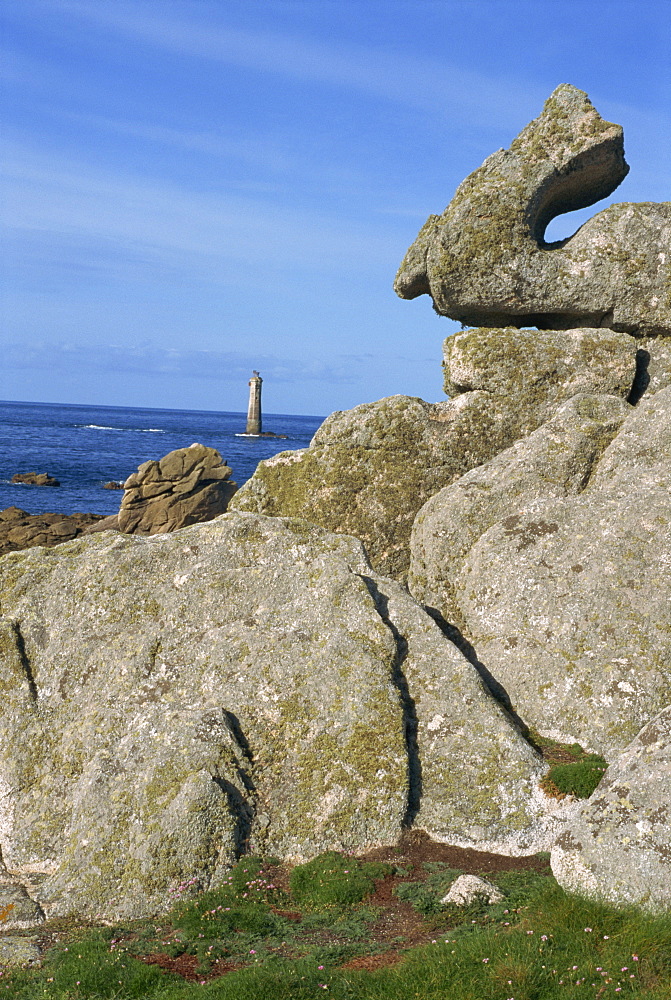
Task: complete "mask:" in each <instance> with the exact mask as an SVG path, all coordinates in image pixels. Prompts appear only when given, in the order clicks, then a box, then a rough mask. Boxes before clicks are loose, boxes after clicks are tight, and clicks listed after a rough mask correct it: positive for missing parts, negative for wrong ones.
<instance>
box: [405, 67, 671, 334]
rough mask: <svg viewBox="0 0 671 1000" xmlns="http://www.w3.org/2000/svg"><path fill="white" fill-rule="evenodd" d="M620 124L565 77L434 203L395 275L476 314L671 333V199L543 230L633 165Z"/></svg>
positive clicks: (455, 314) (449, 312)
mask: <svg viewBox="0 0 671 1000" xmlns="http://www.w3.org/2000/svg"><path fill="white" fill-rule="evenodd" d="M627 172H628V167H627V165H626V163H625V161H624V148H623V137H622V129H621V127H620V126H619V125H614V124H612V123H611V122H607V121H604V120H603V118H601V116H600V115H599V114H598V112H597V111H596V110H595V108H594V107H593V105H592V104H591V102H590V101H589V99H588V97H587V95H586V94H585V93H584V92H583V91H581V90H577V89H576V88H575V87H571V86H569V85H568V84H562V85H561V86H560V87H557V89H556V90H555V91H554V92H553V94H552V95H551V96H550V98H549V99H548V100H547V101H546V102H545V106H544V108H543V111H542V113H541V114H540V115H539V117H538V118H536V119H534V120H533V121H532V122H530V124H529V125H527V126H526V128H524V129H523V130H522V132H520V134H519V135H518V136H517V138H516V139H515V140H514V141H513V143H512V144H511V146H510V148H509V149H507V150H503V149H500V150H498V152H496V153H493V154H492V155H491V156H489V157H488V158H487V159H486V160H485V162H484V163H483V164H482V166H481V167H479V168H478V169H477V170H475V171H474V172H473V173H472V174H470V175H469V176H468V177H467V178H466V180H464V181H463V182H462V183H461V184H460V185H459V187H458V188H457V191H456V193H455V195H454V198H453V199H452V201H451V202H450V204H449V205H448V206H447V208H446V209H445V211H444V212H443V214H442V215H440V216H438V215H431V216H429V219H428V220H427V222H426V223H425V225H424V227H423V228H422V230H421V231H420V233H419V235H418V237H417V239H416V240H415V242H414V243H413V245H412V246H411V247H410V249H409V251H408V253H407V254H406V257H405V259H404V261H403V263H402V264H401V267H400V270H399V272H398V275H397V277H396V282H395V288H396V291H397V293H398V294H399V295H400V296H401V297H402V298H415V297H416V296H417V295H422V294H428V295H430V296H431V298H432V299H433V303H434V307H435V309H436V311H437V312H438V313H440V314H442V315H444V316H449V317H451V318H452V319H455V320H459V321H461V322H462V323H463V324H465V325H469V326H478V325H481V326H490V327H495V326H505V325H512V326H539V327H542V328H554V329H557V328H562V327H564V328H566V327H577V326H596V327H600V326H607V327H611V328H612V329H615V330H624V331H628V332H630V333H639V334H660V333H661V334H665V335H669V334H671V295H670V294H669V288H670V287H671V203H669V202H662V203H659V204H654V203H651V202H643V203H641V204H628V203H622V204H617V205H611V206H610V207H609V208H606V209H604V211H602V212H600V213H599V214H598V215H596V216H594V217H593V218H592V219H590V220H589V221H588V222H586V223H585V224H584V225H583V226H581V227H580V229H579V230H578V231H577V232H576V233H575V234H574V235H573V236H571V237H570V238H569V239H567V240H561V241H559V242H557V243H546V242H545V241H544V235H545V230H546V228H547V225H548V223H549V222H550V221H551V220H552V219H553V218H554V217H555V216H557V215H561V214H562V213H564V212H570V211H573V210H575V209H579V208H585V207H587V206H589V205H592V204H594V203H595V202H597V201H599V200H600V199H601V198H604V197H606V196H607V195H609V194H611V193H612V191H614V190H615V188H616V187H617V186H618V184H619V183H620V182H621V181H622V179H623V178H624V177H625V176H626V174H627Z"/></svg>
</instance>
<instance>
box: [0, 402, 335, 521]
mask: <svg viewBox="0 0 671 1000" xmlns="http://www.w3.org/2000/svg"><path fill="white" fill-rule="evenodd" d="M246 419H247V417H246V414H243V413H217V412H214V411H209V410H154V409H145V408H141V407H133V408H131V407H121V406H76V405H65V404H56V403H11V402H2V401H0V510H4V509H5V507H11V506H15V507H20V508H21V509H22V510H25V511H27V512H28V513H29V514H43V513H46V512H53V513H62V514H73V513H75V512H76V511H83V512H90V513H93V514H115V513H116V512H117V510H118V509H119V504H120V502H121V497H122V492H121V490H106V489H103V484H104V483H106V482H109V480H111V479H114V480H116V481H123V480H125V479H126V478H127V477H128V476H129V475H130V474H131V472H135V470H136V469H137V467H138V465H140V464H141V463H142V462H146V461H147V460H148V459H150V458H153V459H158V458H162V457H163V455H165V454H167V452H169V451H173V450H174V449H175V448H186V447H188V446H189V445H190V444H193V443H194V441H198V442H199V443H200V444H204V445H207V446H208V447H210V448H216V449H217V451H219V452H220V453H221V456H222V458H223V459H224V460H225V461H226V462H227V463H228V465H230V466H231V468H232V469H233V475H232V477H231V478H232V479H234V480H235V482H236V483H237V484H238V486H242V484H243V483H244V482H246V480H247V479H249V478H250V476H251V475H252V474H253V472H254V470H255V469H256V466H257V463H258V462H260V461H261V459H263V458H270V456H271V455H276V454H277V452H279V451H287V450H289V449H294V448H306V447H307V446H308V445H309V443H310V440H311V438H312V435H313V434H314V432H315V431H316V430H317V428H318V427H319V425H320V424H321V423H322V421H323V419H324V418H323V417H308V416H300V415H295V414H281V413H267V414H266V413H264V415H263V429H264V431H274V432H275V433H276V434H286V435H287V440H286V441H278V440H275V439H273V438H247V437H236V434H240V433H242V432H244V430H245V423H246ZM15 472H48V473H49V475H50V476H54V477H55V478H56V479H58V480H59V481H60V484H61V485H60V486H58V487H47V486H24V485H20V484H14V483H12V482H11V478H12V476H13V475H14V473H15Z"/></svg>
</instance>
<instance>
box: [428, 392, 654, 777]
mask: <svg viewBox="0 0 671 1000" xmlns="http://www.w3.org/2000/svg"><path fill="white" fill-rule="evenodd" d="M583 405H586V404H583V403H579V399H578V398H576V399H575V400H573V401H572V402H571V403H570V404H565V410H564V413H563V415H562V416H561V419H562V420H563V419H565V418H569V424H570V423H571V419H573V418H571V417H570V411H571V407H575V408H576V410H575V413H576V414H578V415H579V410H580V409H582V407H583ZM589 406H590V408H591V406H592V404H589ZM623 406H624V408H625V410H626V409H627V407H626V404H622V403H621V402H620V401H618V400H611V401H610V402H608V401H607V400H606V401H605V402H603V403H599V404H598V408H599V409H600V416H599V413H598V412H597V410H593V411H592V415H593V416H594V417H596V418H597V419H596V421H595V423H594V425H593V426H592V429H591V430H590V427H589V423H590V420H591V417H590V415H589V411H588V413H587V416H588V420H587V424H584V422H583V426H582V429H581V427H580V423H579V422H578V423H576V425H575V427H574V430H573V431H571V430H570V427H569V428H568V429H567V428H566V427H564V429H561V427H560V425H559V423H556V422H555V421H550V422H549V423H548V424H546V425H545V427H543V428H541V429H539V430H538V431H536V432H535V433H534V434H531V435H530V436H529V437H528V438H527V439H526V440H525V441H521V442H519V443H518V445H516V446H515V447H514V448H512V449H510V450H509V451H508V452H506V453H504V454H502V455H500V456H498V458H497V459H495V460H493V461H492V462H490V463H488V464H487V465H485V466H483V467H482V468H481V469H479V470H475V472H474V473H471V474H469V476H468V477H464V479H463V480H461V481H460V482H459V483H458V484H455V486H453V487H451V488H450V490H449V491H444V492H443V493H442V494H439V495H438V496H437V497H436V498H434V500H432V501H431V502H430V503H429V504H428V505H427V506H426V507H425V508H424V509H423V510H422V512H421V513H420V515H419V517H418V519H417V525H416V529H415V531H416V533H415V538H414V539H413V550H414V555H415V559H414V562H413V565H412V568H411V574H410V579H411V586H412V590H413V593H414V594H415V596H416V597H417V598H418V599H419V600H421V601H422V602H423V603H426V604H429V605H433V606H434V607H436V608H438V609H439V610H440V611H441V612H442V614H443V615H444V616H445V617H446V618H447V619H448V620H449V621H451V622H453V623H454V624H456V625H457V627H458V628H459V629H460V630H461V631H462V632H463V634H464V635H465V636H466V637H467V639H468V640H469V641H470V642H471V643H472V645H473V647H474V648H475V650H476V652H477V655H478V657H479V659H480V660H481V661H482V663H483V664H484V665H485V666H486V668H487V669H488V670H489V671H490V672H491V674H492V675H493V676H494V677H495V678H496V680H497V681H498V682H499V683H500V684H501V685H502V686H503V688H504V689H505V690H506V691H507V693H508V696H509V697H510V700H511V702H512V704H513V705H514V706H515V709H516V711H517V712H518V713H519V714H520V716H522V718H523V719H524V720H525V721H526V722H527V723H528V724H530V725H532V726H534V727H535V728H536V729H538V730H539V731H540V732H541V733H543V734H544V735H547V736H551V737H554V738H556V739H559V740H565V741H568V742H573V741H578V742H580V743H582V744H583V745H584V746H586V747H589V748H590V749H593V750H598V751H601V752H603V753H604V754H605V756H606V757H609V756H612V755H613V754H614V753H618V752H620V751H621V750H622V749H623V748H624V747H625V746H626V745H627V744H628V743H629V741H630V740H631V739H632V738H633V737H634V736H635V735H636V733H637V732H638V731H639V729H640V728H641V726H643V725H645V723H647V722H648V721H649V720H650V719H651V718H652V717H653V716H654V715H655V714H656V713H657V712H659V711H660V709H661V708H663V707H664V706H665V704H666V703H667V701H668V689H669V682H670V680H671V666H670V664H671V619H670V617H669V615H670V609H671V578H670V577H669V573H668V566H669V563H670V562H671V531H669V525H670V524H671V389H661V390H660V391H659V392H657V393H656V394H654V395H652V396H650V397H648V398H644V399H643V400H642V402H641V403H639V405H638V407H637V408H636V409H631V408H629V413H628V415H627V416H626V419H625V420H624V421H623V422H621V424H620V427H619V431H618V432H617V433H615V431H616V430H617V425H618V423H620V421H621V417H622V416H623V413H622V407H623ZM618 409H619V410H620V413H619V414H618ZM560 412H561V411H560ZM559 420H560V414H558V415H557V421H559ZM613 435H614V436H613ZM609 436H613V440H612V441H611V443H610V444H608V445H607V447H605V445H606V444H607V441H608V437H609Z"/></svg>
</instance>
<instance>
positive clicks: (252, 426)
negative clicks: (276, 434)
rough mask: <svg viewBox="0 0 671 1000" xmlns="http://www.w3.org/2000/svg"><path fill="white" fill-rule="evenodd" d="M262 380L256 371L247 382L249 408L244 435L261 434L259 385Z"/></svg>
mask: <svg viewBox="0 0 671 1000" xmlns="http://www.w3.org/2000/svg"><path fill="white" fill-rule="evenodd" d="M262 382H263V379H262V378H261V376H260V375H259V373H258V372H257V371H255V372H252V377H251V378H250V380H249V407H248V408H247V430H246V431H245V433H246V434H260V433H261V383H262Z"/></svg>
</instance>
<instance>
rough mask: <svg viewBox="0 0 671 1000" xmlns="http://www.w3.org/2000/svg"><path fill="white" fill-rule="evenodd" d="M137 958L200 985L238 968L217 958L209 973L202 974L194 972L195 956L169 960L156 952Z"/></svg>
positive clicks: (196, 959) (196, 962)
mask: <svg viewBox="0 0 671 1000" xmlns="http://www.w3.org/2000/svg"><path fill="white" fill-rule="evenodd" d="M138 958H139V959H140V961H141V962H145V963H146V965H158V966H160V967H161V968H162V969H165V971H166V972H174V973H175V974H176V975H178V976H181V977H182V979H186V980H188V981H189V982H201V983H202V982H203V981H206V980H208V979H218V978H219V976H224V975H226V973H227V972H235V970H236V969H239V968H240V966H239V965H233V964H232V963H231V962H225V961H224V960H223V959H222V958H217V959H215V960H214V962H213V963H212V968H211V969H210V970H209V972H206V973H205V974H202V973H200V972H196V968H197V966H198V958H197V956H196V955H178V956H177V958H171V956H170V955H166V954H165V953H164V952H157V953H155V954H153V955H142V956H139V955H138Z"/></svg>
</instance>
